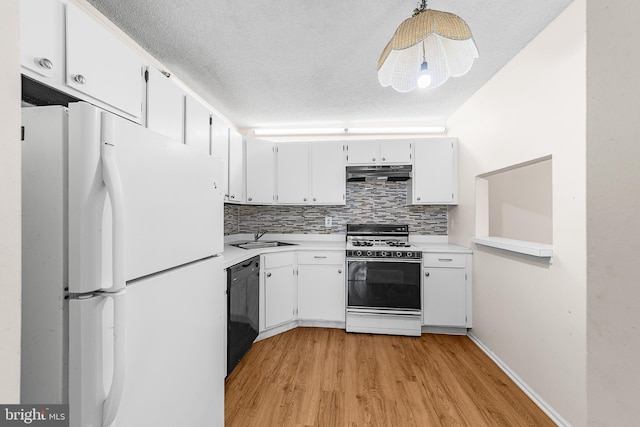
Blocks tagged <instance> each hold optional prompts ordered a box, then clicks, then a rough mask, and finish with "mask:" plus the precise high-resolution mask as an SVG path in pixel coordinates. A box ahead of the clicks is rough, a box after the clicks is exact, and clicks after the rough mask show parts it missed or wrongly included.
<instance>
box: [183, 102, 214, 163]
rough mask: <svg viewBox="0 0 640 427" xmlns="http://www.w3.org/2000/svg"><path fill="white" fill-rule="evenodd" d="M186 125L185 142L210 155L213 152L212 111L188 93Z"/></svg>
mask: <svg viewBox="0 0 640 427" xmlns="http://www.w3.org/2000/svg"><path fill="white" fill-rule="evenodd" d="M184 127H185V131H184V143H185V144H187V145H191V146H193V147H195V148H196V149H197V150H198V151H200V152H201V153H202V154H204V155H207V156H208V155H209V154H210V153H211V146H210V144H211V111H209V109H208V108H207V107H206V106H205V105H204V104H202V103H201V102H200V101H198V100H197V99H195V98H194V97H193V96H191V95H188V94H187V96H186V98H185V121H184Z"/></svg>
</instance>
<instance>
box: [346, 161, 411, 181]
mask: <svg viewBox="0 0 640 427" xmlns="http://www.w3.org/2000/svg"><path fill="white" fill-rule="evenodd" d="M408 179H411V165H381V166H376V165H371V166H347V182H358V181H373V182H383V181H407V180H408Z"/></svg>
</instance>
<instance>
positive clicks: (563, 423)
mask: <svg viewBox="0 0 640 427" xmlns="http://www.w3.org/2000/svg"><path fill="white" fill-rule="evenodd" d="M467 336H468V337H469V338H470V339H471V341H473V342H474V343H475V344H476V345H477V346H478V347H480V350H482V351H483V352H484V353H485V354H486V355H487V356H489V357H490V358H491V360H493V361H494V362H495V364H496V365H498V367H499V368H500V369H502V371H503V372H504V373H505V374H507V376H508V377H509V378H511V380H513V382H514V383H516V385H517V386H518V387H520V389H521V390H522V391H524V393H525V394H526V395H527V396H529V398H530V399H531V400H533V403H535V404H536V405H537V406H538V407H539V408H540V409H542V411H543V412H544V413H545V414H547V415H548V416H549V418H551V420H552V421H553V422H554V423H556V424H557V425H558V426H560V427H571V424H570V423H569V422H568V421H567V420H565V419H564V418H563V417H562V416H561V415H560V414H559V413H558V412H557V411H556V410H555V409H553V408H552V407H551V406H550V405H549V404H548V403H547V402H545V400H544V399H543V398H542V397H540V395H539V394H538V393H536V392H535V391H533V389H532V388H531V387H529V385H528V384H527V383H526V382H524V380H523V379H522V378H520V377H519V376H518V375H517V374H516V373H515V372H514V371H512V370H511V368H509V366H508V365H507V364H506V363H504V362H503V361H502V360H500V358H499V357H498V356H496V354H495V353H494V352H492V351H491V350H489V347H487V346H486V345H484V343H483V342H482V341H480V339H478V337H476V336H475V335H474V334H473V332H471V330H470V331H469V332H468V333H467Z"/></svg>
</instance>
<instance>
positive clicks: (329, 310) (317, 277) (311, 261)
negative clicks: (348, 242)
mask: <svg viewBox="0 0 640 427" xmlns="http://www.w3.org/2000/svg"><path fill="white" fill-rule="evenodd" d="M344 262H345V260H344V251H318V252H299V253H298V319H301V320H320V321H334V322H344V321H345V273H344V271H345V269H344Z"/></svg>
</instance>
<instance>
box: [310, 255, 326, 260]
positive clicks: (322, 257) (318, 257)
mask: <svg viewBox="0 0 640 427" xmlns="http://www.w3.org/2000/svg"><path fill="white" fill-rule="evenodd" d="M313 257H314V258H315V259H327V257H326V255H325V256H320V255H314V256H313Z"/></svg>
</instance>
